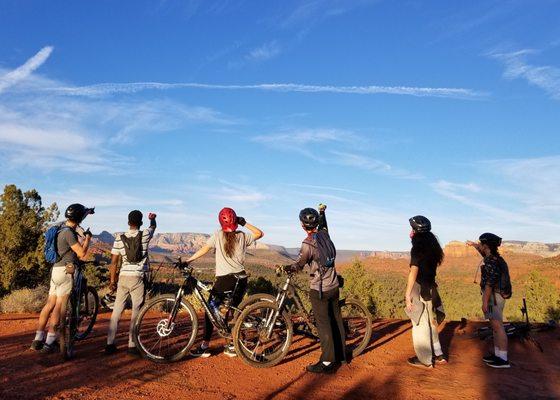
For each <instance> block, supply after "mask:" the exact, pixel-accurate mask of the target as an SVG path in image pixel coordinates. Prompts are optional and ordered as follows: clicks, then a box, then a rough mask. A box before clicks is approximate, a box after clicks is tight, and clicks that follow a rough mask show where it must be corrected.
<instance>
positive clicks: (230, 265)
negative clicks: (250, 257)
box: [206, 230, 255, 276]
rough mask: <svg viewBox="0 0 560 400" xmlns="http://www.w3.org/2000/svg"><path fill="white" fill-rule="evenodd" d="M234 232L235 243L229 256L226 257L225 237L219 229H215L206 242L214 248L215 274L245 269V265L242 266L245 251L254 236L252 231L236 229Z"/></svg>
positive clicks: (231, 272)
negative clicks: (246, 231)
mask: <svg viewBox="0 0 560 400" xmlns="http://www.w3.org/2000/svg"><path fill="white" fill-rule="evenodd" d="M235 234H236V235H235V236H236V237H235V238H236V240H237V244H236V246H235V249H234V251H233V254H232V256H231V257H228V256H227V254H226V251H225V250H224V244H225V238H224V233H223V232H222V231H221V230H219V231H216V232H215V233H214V234H213V235H212V236H210V238H209V239H208V241H207V242H206V245H207V246H208V247H210V248H213V249H216V276H223V275H228V274H236V273H239V272H243V271H245V267H243V263H244V262H245V252H246V251H247V247H248V246H250V245H252V244H253V243H255V237H254V236H253V234H252V233H245V232H241V231H236V232H235Z"/></svg>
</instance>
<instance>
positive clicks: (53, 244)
mask: <svg viewBox="0 0 560 400" xmlns="http://www.w3.org/2000/svg"><path fill="white" fill-rule="evenodd" d="M63 229H70V228H69V227H67V226H66V225H65V224H64V223H61V224H56V225H53V226H51V227H50V228H49V229H47V231H46V232H45V260H46V261H47V262H48V263H50V264H55V263H56V262H58V261H60V259H61V258H62V256H60V255H59V254H58V249H57V238H58V234H59V232H60V231H62V230H63Z"/></svg>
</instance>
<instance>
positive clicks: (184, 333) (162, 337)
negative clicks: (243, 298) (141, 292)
mask: <svg viewBox="0 0 560 400" xmlns="http://www.w3.org/2000/svg"><path fill="white" fill-rule="evenodd" d="M175 267H176V268H178V269H179V270H180V271H181V273H182V275H183V283H182V284H181V285H180V286H179V290H178V291H177V293H176V294H175V295H173V294H162V295H159V296H156V297H154V298H152V299H151V300H149V301H148V302H147V303H146V304H145V305H144V306H143V307H142V308H141V309H140V311H139V313H138V317H137V318H136V321H134V328H133V340H134V343H135V344H136V348H137V349H138V350H139V351H140V354H141V355H142V356H143V357H144V358H147V359H149V360H151V361H154V362H157V363H169V362H174V361H178V360H180V359H182V358H183V357H184V356H185V355H186V354H187V353H188V352H189V350H190V349H191V347H192V346H193V344H194V342H195V340H196V336H197V333H198V315H197V313H196V311H195V309H194V307H193V306H192V304H191V303H190V302H189V301H188V300H187V299H186V298H185V296H187V295H191V294H192V295H194V296H195V297H196V298H197V299H198V300H199V301H200V304H202V307H203V309H204V312H205V313H206V315H208V317H209V318H210V321H211V322H212V324H213V325H214V327H216V329H217V331H218V334H219V335H220V336H222V337H224V338H230V337H231V323H228V319H229V318H228V317H229V316H230V315H231V314H232V313H238V312H239V311H240V309H239V308H237V307H234V306H233V304H232V301H233V298H234V295H235V293H236V290H237V288H238V284H239V281H240V280H241V279H246V278H247V275H246V274H244V273H241V274H237V275H236V277H237V282H236V285H235V287H234V290H232V291H230V292H226V293H224V297H223V299H222V304H221V306H220V307H221V310H219V309H217V310H213V309H212V308H211V307H210V305H209V301H210V296H211V294H210V291H211V290H212V282H203V281H200V280H198V279H197V278H196V277H194V276H193V272H194V269H193V268H192V267H190V266H189V264H188V263H186V262H182V261H181V259H179V261H178V262H177V263H175Z"/></svg>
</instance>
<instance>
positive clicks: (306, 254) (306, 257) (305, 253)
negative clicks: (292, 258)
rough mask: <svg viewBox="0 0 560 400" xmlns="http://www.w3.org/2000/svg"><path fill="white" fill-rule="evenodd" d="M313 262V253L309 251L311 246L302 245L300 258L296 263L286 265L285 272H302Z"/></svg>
mask: <svg viewBox="0 0 560 400" xmlns="http://www.w3.org/2000/svg"><path fill="white" fill-rule="evenodd" d="M310 262H311V251H310V249H309V245H308V244H306V243H303V244H302V245H301V250H300V251H299V255H298V258H297V260H296V262H295V263H293V264H290V265H286V266H285V267H284V270H285V271H294V272H296V271H299V270H302V269H303V267H305V266H306V265H307V264H309V263H310Z"/></svg>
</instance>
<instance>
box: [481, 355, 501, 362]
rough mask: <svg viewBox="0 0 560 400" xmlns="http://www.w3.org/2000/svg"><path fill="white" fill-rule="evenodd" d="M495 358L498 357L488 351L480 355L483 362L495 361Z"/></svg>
mask: <svg viewBox="0 0 560 400" xmlns="http://www.w3.org/2000/svg"><path fill="white" fill-rule="evenodd" d="M496 358H498V357H496V355H494V354H492V353H488V354H486V355H485V356H484V357H482V361H484V362H485V363H489V362H494V361H496Z"/></svg>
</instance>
